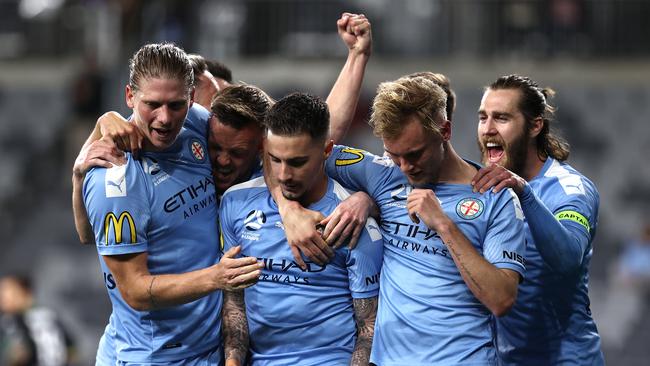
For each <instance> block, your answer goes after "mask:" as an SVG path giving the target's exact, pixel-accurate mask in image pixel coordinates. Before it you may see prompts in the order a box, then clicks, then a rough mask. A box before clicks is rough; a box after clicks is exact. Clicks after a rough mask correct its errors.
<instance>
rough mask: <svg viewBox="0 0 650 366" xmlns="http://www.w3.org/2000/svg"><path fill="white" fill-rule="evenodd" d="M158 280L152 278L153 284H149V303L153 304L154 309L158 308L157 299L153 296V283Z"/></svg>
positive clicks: (154, 277)
mask: <svg viewBox="0 0 650 366" xmlns="http://www.w3.org/2000/svg"><path fill="white" fill-rule="evenodd" d="M155 280H156V276H151V282H149V291H148V292H149V302H151V307H152V308H154V309H155V308H157V307H158V304H156V297H155V296H154V295H153V282H154V281H155Z"/></svg>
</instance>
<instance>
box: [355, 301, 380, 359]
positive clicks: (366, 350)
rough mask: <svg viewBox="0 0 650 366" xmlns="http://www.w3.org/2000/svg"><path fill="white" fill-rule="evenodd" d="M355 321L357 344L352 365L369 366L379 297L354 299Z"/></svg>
mask: <svg viewBox="0 0 650 366" xmlns="http://www.w3.org/2000/svg"><path fill="white" fill-rule="evenodd" d="M352 303H353V305H354V319H355V321H356V323H357V342H356V343H355V345H354V352H352V360H350V365H354V366H357V365H364V366H366V365H368V362H369V361H370V349H371V348H372V337H373V335H374V333H375V319H376V317H377V296H375V297H369V298H366V299H353V300H352Z"/></svg>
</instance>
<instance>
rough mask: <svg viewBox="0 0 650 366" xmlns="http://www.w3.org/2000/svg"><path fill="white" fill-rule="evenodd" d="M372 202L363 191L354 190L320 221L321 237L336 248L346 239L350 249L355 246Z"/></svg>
mask: <svg viewBox="0 0 650 366" xmlns="http://www.w3.org/2000/svg"><path fill="white" fill-rule="evenodd" d="M373 204H374V202H373V201H372V199H371V198H370V196H368V195H367V194H366V193H364V192H356V193H354V194H352V195H351V196H350V197H348V198H346V199H345V200H344V201H343V202H341V203H339V205H338V206H336V209H335V210H334V212H332V213H331V214H330V215H329V216H327V217H326V218H325V219H324V220H323V221H321V222H320V224H321V225H323V226H325V230H324V231H323V237H324V238H325V240H326V241H327V244H329V245H330V246H333V247H334V249H337V248H339V247H341V245H343V243H345V242H346V240H347V241H348V247H349V248H350V249H353V248H354V247H356V246H357V241H358V240H359V236H360V235H361V231H362V230H363V228H364V227H365V224H366V220H367V219H368V216H369V215H370V207H372V205H373Z"/></svg>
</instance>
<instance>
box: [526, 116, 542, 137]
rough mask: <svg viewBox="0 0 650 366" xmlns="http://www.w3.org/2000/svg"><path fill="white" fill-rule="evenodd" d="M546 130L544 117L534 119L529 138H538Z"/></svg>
mask: <svg viewBox="0 0 650 366" xmlns="http://www.w3.org/2000/svg"><path fill="white" fill-rule="evenodd" d="M542 128H544V119H543V118H542V117H537V118H535V119H533V122H532V123H531V124H530V130H529V132H528V137H530V138H536V137H537V135H539V133H540V132H542Z"/></svg>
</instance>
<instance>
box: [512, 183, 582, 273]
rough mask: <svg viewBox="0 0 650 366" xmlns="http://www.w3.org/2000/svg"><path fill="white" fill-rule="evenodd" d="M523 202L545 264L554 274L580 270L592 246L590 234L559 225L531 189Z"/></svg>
mask: <svg viewBox="0 0 650 366" xmlns="http://www.w3.org/2000/svg"><path fill="white" fill-rule="evenodd" d="M520 199H521V207H522V210H523V211H524V215H525V216H526V221H527V222H528V227H529V229H530V232H531V234H532V236H533V239H534V240H535V246H536V247H537V250H538V251H539V253H540V255H541V256H542V259H543V260H544V262H545V263H546V264H547V265H548V266H549V267H551V268H552V269H553V270H554V271H556V272H558V273H563V274H565V273H570V272H573V271H575V270H577V269H578V268H580V264H581V263H582V258H583V254H584V252H585V250H586V247H587V245H588V244H589V238H588V237H587V235H588V234H587V235H585V233H584V232H580V229H579V228H574V227H571V226H565V225H563V224H562V223H561V222H560V221H558V220H557V219H556V218H555V216H554V215H553V213H552V212H551V211H549V209H548V208H546V206H545V205H544V203H543V202H541V201H540V200H539V198H537V196H536V195H535V193H534V192H533V191H532V189H531V188H530V186H528V185H527V186H526V187H525V188H524V191H523V193H522V195H521V197H520Z"/></svg>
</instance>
